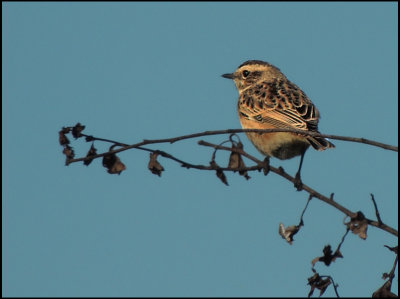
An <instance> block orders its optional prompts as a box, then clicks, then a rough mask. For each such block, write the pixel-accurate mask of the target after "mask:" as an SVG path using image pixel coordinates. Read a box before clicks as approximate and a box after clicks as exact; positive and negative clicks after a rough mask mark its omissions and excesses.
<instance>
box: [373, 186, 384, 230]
mask: <svg viewBox="0 0 400 299" xmlns="http://www.w3.org/2000/svg"><path fill="white" fill-rule="evenodd" d="M371 199H372V202H373V203H374V208H375V214H376V219H378V223H383V222H382V219H381V215H380V214H379V210H378V206H377V204H376V201H375V197H374V195H373V194H372V193H371Z"/></svg>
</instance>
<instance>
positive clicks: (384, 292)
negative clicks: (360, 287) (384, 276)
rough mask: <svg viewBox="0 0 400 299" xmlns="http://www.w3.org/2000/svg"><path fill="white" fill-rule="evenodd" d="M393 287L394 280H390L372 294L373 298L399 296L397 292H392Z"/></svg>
mask: <svg viewBox="0 0 400 299" xmlns="http://www.w3.org/2000/svg"><path fill="white" fill-rule="evenodd" d="M391 288H392V282H391V281H390V280H388V281H386V282H385V283H384V284H383V286H381V287H380V288H379V289H377V290H376V291H375V292H374V293H373V294H372V298H398V296H397V295H396V294H394V293H392V291H391V290H390V289H391Z"/></svg>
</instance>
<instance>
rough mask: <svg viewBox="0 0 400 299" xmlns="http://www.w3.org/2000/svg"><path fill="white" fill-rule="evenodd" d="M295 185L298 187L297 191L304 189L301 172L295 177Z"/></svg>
mask: <svg viewBox="0 0 400 299" xmlns="http://www.w3.org/2000/svg"><path fill="white" fill-rule="evenodd" d="M294 187H295V188H296V189H297V191H301V190H303V182H302V181H301V177H300V173H299V172H298V173H296V176H295V177H294Z"/></svg>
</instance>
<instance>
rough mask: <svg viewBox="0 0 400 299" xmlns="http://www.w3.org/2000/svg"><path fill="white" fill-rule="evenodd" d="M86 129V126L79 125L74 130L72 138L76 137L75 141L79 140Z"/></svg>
mask: <svg viewBox="0 0 400 299" xmlns="http://www.w3.org/2000/svg"><path fill="white" fill-rule="evenodd" d="M84 129H85V126H82V125H81V123H77V124H76V125H75V126H74V127H73V128H72V136H74V138H75V139H77V138H79V137H81V136H82V131H83V130H84Z"/></svg>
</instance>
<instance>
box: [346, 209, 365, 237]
mask: <svg viewBox="0 0 400 299" xmlns="http://www.w3.org/2000/svg"><path fill="white" fill-rule="evenodd" d="M345 225H346V226H347V228H348V229H350V230H351V231H352V232H353V234H356V235H358V236H359V237H360V238H361V239H363V240H365V239H366V238H367V230H368V221H367V219H366V218H365V216H364V214H363V213H362V212H360V211H359V212H357V215H356V216H355V217H354V218H351V219H350V221H349V222H347V223H345Z"/></svg>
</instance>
